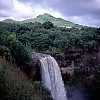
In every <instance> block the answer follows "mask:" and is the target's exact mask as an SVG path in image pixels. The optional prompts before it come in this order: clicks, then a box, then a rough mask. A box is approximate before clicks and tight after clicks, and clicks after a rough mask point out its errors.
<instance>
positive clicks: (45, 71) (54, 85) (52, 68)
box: [40, 56, 67, 100]
mask: <svg viewBox="0 0 100 100" xmlns="http://www.w3.org/2000/svg"><path fill="white" fill-rule="evenodd" d="M40 62H41V74H42V81H43V83H44V85H45V86H46V87H48V88H49V89H50V90H51V93H52V97H53V98H54V100H67V97H66V91H65V87H64V83H63V80H62V76H61V72H60V69H59V66H58V64H57V62H56V60H55V59H54V58H53V57H51V56H48V57H44V58H41V59H40Z"/></svg>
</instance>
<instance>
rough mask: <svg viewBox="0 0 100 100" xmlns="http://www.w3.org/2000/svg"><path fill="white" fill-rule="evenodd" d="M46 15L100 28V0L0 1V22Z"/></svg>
mask: <svg viewBox="0 0 100 100" xmlns="http://www.w3.org/2000/svg"><path fill="white" fill-rule="evenodd" d="M44 13H48V14H51V15H53V16H55V17H61V18H64V19H66V20H69V21H71V22H74V23H78V24H82V25H89V26H100V0H0V20H3V19H6V18H12V19H15V20H23V19H27V18H34V17H36V16H37V15H40V14H44Z"/></svg>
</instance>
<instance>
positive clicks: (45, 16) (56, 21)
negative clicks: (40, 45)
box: [3, 13, 82, 28]
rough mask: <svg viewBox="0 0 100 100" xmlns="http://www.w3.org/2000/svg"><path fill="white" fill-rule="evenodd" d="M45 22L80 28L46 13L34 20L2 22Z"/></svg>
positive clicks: (8, 20) (7, 21) (7, 20)
mask: <svg viewBox="0 0 100 100" xmlns="http://www.w3.org/2000/svg"><path fill="white" fill-rule="evenodd" d="M46 21H50V22H52V23H53V24H54V25H56V26H58V27H67V28H70V27H82V26H81V25H78V24H75V23H73V22H70V21H66V20H64V19H62V18H55V17H53V16H51V15H49V14H47V13H45V14H43V15H39V16H37V17H36V18H32V19H27V20H23V21H14V20H12V19H6V20H4V21H3V22H6V23H28V22H32V23H35V22H40V23H44V22H46Z"/></svg>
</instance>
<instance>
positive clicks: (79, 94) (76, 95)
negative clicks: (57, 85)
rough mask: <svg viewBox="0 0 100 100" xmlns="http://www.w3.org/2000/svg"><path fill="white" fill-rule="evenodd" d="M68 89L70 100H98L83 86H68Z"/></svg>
mask: <svg viewBox="0 0 100 100" xmlns="http://www.w3.org/2000/svg"><path fill="white" fill-rule="evenodd" d="M66 90H67V99H68V100H97V99H93V97H92V95H90V94H89V93H88V92H87V90H86V89H85V87H83V86H66Z"/></svg>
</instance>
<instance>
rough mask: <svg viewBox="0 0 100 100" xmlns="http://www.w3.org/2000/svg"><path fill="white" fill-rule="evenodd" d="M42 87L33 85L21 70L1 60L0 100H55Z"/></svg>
mask: <svg viewBox="0 0 100 100" xmlns="http://www.w3.org/2000/svg"><path fill="white" fill-rule="evenodd" d="M41 87H43V85H42V84H41V83H35V84H33V83H32V82H31V81H30V80H29V79H28V77H27V76H26V75H25V74H24V73H23V72H21V70H20V69H17V68H16V66H14V65H11V64H9V63H8V62H7V61H6V60H3V59H1V58H0V100H53V99H52V97H51V94H50V92H49V91H48V90H47V89H46V88H45V87H44V88H41ZM47 91H48V92H47Z"/></svg>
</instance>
